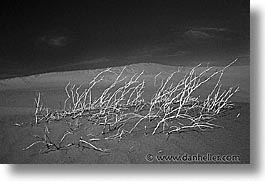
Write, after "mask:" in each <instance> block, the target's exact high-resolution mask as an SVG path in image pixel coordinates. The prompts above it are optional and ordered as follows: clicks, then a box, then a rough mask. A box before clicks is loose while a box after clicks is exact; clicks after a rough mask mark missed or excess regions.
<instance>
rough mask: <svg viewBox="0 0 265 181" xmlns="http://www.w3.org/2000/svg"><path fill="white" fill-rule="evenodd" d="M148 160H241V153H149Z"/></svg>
mask: <svg viewBox="0 0 265 181" xmlns="http://www.w3.org/2000/svg"><path fill="white" fill-rule="evenodd" d="M145 159H146V161H148V162H153V161H157V162H219V163H225V162H230V163H231V162H240V156H239V155H217V154H211V153H207V154H199V153H197V154H187V153H184V154H179V155H165V154H158V155H153V154H147V155H146V156H145Z"/></svg>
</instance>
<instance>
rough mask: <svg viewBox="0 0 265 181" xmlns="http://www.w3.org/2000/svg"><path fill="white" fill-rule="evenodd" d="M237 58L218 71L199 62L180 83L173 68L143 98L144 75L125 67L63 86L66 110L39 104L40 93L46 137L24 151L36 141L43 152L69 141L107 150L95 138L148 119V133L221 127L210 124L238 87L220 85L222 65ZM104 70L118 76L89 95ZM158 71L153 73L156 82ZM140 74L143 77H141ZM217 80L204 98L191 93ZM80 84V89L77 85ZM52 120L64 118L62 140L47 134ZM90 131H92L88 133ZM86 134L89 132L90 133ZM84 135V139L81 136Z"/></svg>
mask: <svg viewBox="0 0 265 181" xmlns="http://www.w3.org/2000/svg"><path fill="white" fill-rule="evenodd" d="M236 61H237V59H236V60H234V61H232V62H231V63H230V64H228V65H227V66H225V67H224V68H222V69H221V70H219V71H215V72H214V71H211V70H212V69H213V67H206V68H203V70H202V71H200V72H199V71H197V69H198V68H199V67H200V68H202V67H201V64H199V65H197V66H195V67H193V68H192V69H191V70H190V71H189V72H188V73H186V75H185V76H184V77H183V78H182V79H181V80H180V81H178V82H174V81H173V77H174V75H175V74H176V73H177V72H179V69H178V71H176V72H173V73H172V74H170V75H169V76H168V77H167V78H166V79H164V80H162V82H161V84H160V86H159V87H158V89H157V90H156V92H155V93H154V95H153V96H152V98H151V99H150V100H145V99H144V98H143V93H144V91H145V86H146V82H145V79H142V76H143V75H144V71H142V72H141V73H135V74H133V75H132V76H129V77H128V75H127V76H126V75H123V74H124V71H125V69H126V67H124V68H123V69H122V70H121V71H120V72H119V73H116V72H114V71H112V69H111V68H107V69H105V70H103V71H102V72H100V73H98V74H97V75H96V76H95V77H94V78H93V79H92V80H91V81H90V82H89V83H88V84H87V85H82V84H81V85H79V86H76V85H75V84H72V83H71V82H69V83H68V84H67V85H66V86H65V93H66V95H67V98H66V99H65V101H64V109H63V110H59V111H52V110H50V109H48V108H45V107H44V106H43V105H42V104H41V95H40V93H39V94H38V97H37V98H36V99H35V104H36V109H35V121H34V126H41V125H42V127H43V129H44V136H43V137H41V136H35V138H36V141H35V142H33V143H32V144H30V145H29V146H28V147H26V148H25V150H27V149H29V148H31V147H32V146H34V145H36V144H43V145H44V148H45V149H44V150H43V149H41V151H40V152H41V153H47V152H50V151H55V150H62V149H69V148H71V147H72V146H76V147H82V148H89V149H94V150H97V151H101V152H106V151H109V150H107V149H102V148H100V147H98V146H95V144H94V142H97V141H101V140H110V139H117V140H118V141H119V140H121V139H122V138H123V137H124V136H126V135H128V134H131V133H132V132H133V131H135V130H136V128H138V127H143V124H144V123H146V122H149V123H152V124H153V125H154V126H153V127H150V128H149V130H150V129H151V132H150V133H147V132H146V129H147V127H146V125H145V126H144V129H145V134H151V135H153V134H156V133H163V134H167V135H170V134H172V133H181V132H183V131H189V130H197V131H204V130H208V129H213V128H216V127H219V126H218V125H216V124H214V122H213V121H214V120H215V119H216V116H217V115H218V114H219V113H220V112H222V111H225V110H226V109H229V108H231V107H232V106H233V104H232V103H231V102H230V101H229V100H230V98H231V97H232V96H233V95H234V94H235V93H236V92H238V91H239V87H236V88H233V87H230V88H228V89H227V90H222V84H221V79H222V76H223V74H224V72H225V70H226V69H227V68H228V67H230V66H231V65H232V64H234V63H235V62H236ZM106 73H111V74H113V75H115V76H116V79H115V80H114V81H113V82H112V83H111V84H110V85H109V86H107V87H106V88H105V89H104V90H103V91H102V92H101V93H100V95H99V96H98V97H95V96H93V95H92V90H93V88H95V85H97V84H99V83H100V82H101V81H103V80H104V76H105V74H106ZM160 74H161V73H159V74H157V75H155V76H154V86H155V85H156V84H158V83H157V78H158V77H159V76H160ZM141 79H142V80H141ZM211 80H215V81H216V82H215V84H214V87H213V89H212V90H211V91H210V92H209V94H208V96H207V97H206V98H205V99H201V98H200V96H196V95H195V94H194V92H195V91H196V90H198V89H199V88H201V87H202V86H203V85H204V84H206V83H207V82H209V81H211ZM81 89H82V90H81ZM53 122H66V123H67V125H68V126H67V127H66V130H65V131H64V133H63V134H62V135H61V138H60V139H57V141H52V140H51V139H50V135H51V134H52V133H51V132H49V127H50V125H51V123H53ZM88 124H90V125H94V130H97V134H96V135H94V134H91V133H90V132H91V131H93V129H90V130H87V127H88ZM89 131H90V132H89ZM70 135H75V139H72V140H70V141H69V142H68V143H67V144H62V143H63V141H64V140H65V139H66V138H67V137H68V136H70ZM87 135H92V137H91V136H90V137H88V136H87ZM85 138H86V139H85Z"/></svg>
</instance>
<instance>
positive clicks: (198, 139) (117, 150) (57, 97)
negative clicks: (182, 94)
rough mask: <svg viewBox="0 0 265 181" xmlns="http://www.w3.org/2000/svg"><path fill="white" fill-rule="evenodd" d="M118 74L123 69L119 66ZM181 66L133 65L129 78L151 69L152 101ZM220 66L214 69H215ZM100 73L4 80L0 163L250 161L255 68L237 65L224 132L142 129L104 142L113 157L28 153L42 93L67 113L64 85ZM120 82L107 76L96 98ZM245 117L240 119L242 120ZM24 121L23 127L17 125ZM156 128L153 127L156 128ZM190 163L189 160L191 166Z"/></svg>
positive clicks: (229, 82)
mask: <svg viewBox="0 0 265 181" xmlns="http://www.w3.org/2000/svg"><path fill="white" fill-rule="evenodd" d="M113 69H114V71H118V70H120V67H116V68H113ZM178 69H180V68H179V67H171V66H164V65H158V64H146V63H145V64H135V65H130V66H128V68H127V69H126V71H125V75H131V74H132V73H133V72H141V71H142V70H145V75H144V77H143V78H144V79H146V80H147V86H146V91H145V94H144V97H146V98H147V99H148V98H149V97H150V95H151V94H152V93H153V92H154V85H153V77H154V75H156V74H157V73H159V72H162V73H161V77H159V78H158V82H159V81H161V80H162V79H163V78H165V77H166V76H168V75H169V74H170V73H171V72H173V71H176V70H178ZM189 69H190V67H183V68H182V69H181V72H179V73H177V74H176V76H175V78H174V81H178V80H179V79H180V78H181V77H182V76H183V75H184V74H185V73H187V72H188V71H189ZM219 69H220V67H214V69H213V71H216V70H219ZM99 71H100V70H89V71H88V70H84V71H72V72H56V73H48V74H41V75H33V76H28V77H19V78H13V79H5V80H1V81H0V124H1V125H0V129H1V132H0V145H1V146H0V163H183V162H173V161H171V162H166V161H163V162H161V161H160V162H159V161H157V160H156V159H154V160H152V161H151V162H150V161H147V160H146V155H147V154H152V155H153V156H157V155H158V156H159V155H183V154H189V155H191V154H202V155H205V154H207V153H210V154H216V155H239V156H240V161H239V162H235V163H249V162H250V143H249V139H250V133H249V122H250V119H249V117H250V116H249V114H250V108H249V79H250V76H249V66H232V67H230V68H229V69H227V71H226V72H225V75H224V77H223V81H222V83H223V87H224V88H228V87H230V86H236V85H239V86H240V92H239V93H237V94H236V95H235V96H234V97H233V98H232V101H233V102H234V103H235V108H234V109H233V110H229V111H227V112H226V113H225V114H221V115H220V116H219V117H218V118H217V120H216V123H217V124H218V125H221V126H223V127H224V128H218V129H213V130H210V131H207V132H202V133H199V132H195V131H190V132H185V133H181V134H174V135H171V136H170V137H169V138H168V139H167V136H166V135H163V134H156V135H153V136H149V135H148V136H145V134H144V130H143V129H141V128H139V129H137V130H136V131H135V132H134V133H133V134H131V135H128V136H127V137H125V138H123V139H122V140H121V141H120V142H118V141H117V140H113V141H99V142H98V143H97V144H98V146H100V147H104V148H108V149H110V150H111V151H110V153H101V152H97V151H95V150H92V149H84V150H81V149H78V148H71V149H70V150H68V151H62V150H61V151H54V152H50V153H47V154H37V153H38V150H39V149H40V146H38V145H36V146H34V147H32V148H31V149H29V150H26V151H23V150H22V149H23V148H25V147H26V146H28V145H29V144H30V143H32V142H33V138H32V136H31V134H35V133H39V132H40V129H39V128H32V127H31V126H30V123H31V122H32V121H33V119H34V117H33V112H34V102H33V99H34V97H36V94H37V93H38V92H41V94H42V96H43V102H44V104H45V105H46V106H48V107H50V108H54V109H61V108H62V106H63V101H64V99H65V98H66V95H65V93H64V86H65V85H66V84H67V83H68V81H71V82H73V83H75V84H81V83H86V82H88V81H89V80H91V78H92V77H93V76H95V75H96V74H97V72H99ZM113 79H114V76H113V75H106V77H105V81H104V82H103V83H101V84H99V85H98V86H97V87H96V91H95V93H94V95H96V94H97V93H98V92H100V91H101V90H102V89H103V88H104V87H105V86H106V85H108V84H109V83H110V82H111V81H112V80H113ZM213 82H214V81H212V82H209V83H208V84H207V85H205V86H204V87H202V88H201V89H200V90H201V91H199V92H197V94H200V95H202V96H204V95H207V93H209V90H210V87H211V86H213ZM239 113H240V116H238V115H239ZM16 123H18V124H19V125H20V126H15V124H16ZM150 127H152V125H150ZM51 130H52V131H54V132H56V133H58V134H60V131H63V126H62V125H61V124H58V125H51ZM185 163H186V162H185Z"/></svg>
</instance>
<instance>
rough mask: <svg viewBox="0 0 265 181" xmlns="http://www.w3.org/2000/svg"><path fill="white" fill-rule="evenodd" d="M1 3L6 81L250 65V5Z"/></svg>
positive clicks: (113, 0)
mask: <svg viewBox="0 0 265 181" xmlns="http://www.w3.org/2000/svg"><path fill="white" fill-rule="evenodd" d="M1 3H2V4H1V11H0V63H1V68H0V71H1V75H2V77H5V75H6V76H7V77H8V76H11V75H12V74H14V75H16V74H24V73H26V72H27V73H33V72H43V71H51V70H57V69H58V70H60V69H63V67H67V68H66V69H69V67H70V69H71V67H72V68H73V69H76V68H77V69H79V68H91V67H92V68H93V67H100V66H103V67H104V66H111V65H114V66H115V65H120V64H126V63H136V62H142V61H147V62H156V63H164V64H176V65H178V64H185V63H187V62H190V63H194V62H200V61H202V62H207V61H211V62H212V63H213V64H222V63H224V62H225V63H227V61H230V60H231V58H234V57H242V61H241V63H242V64H248V63H249V62H248V61H249V1H247V0H174V1H168V0H161V1H156V0H142V1H140V0H123V1H118V0H109V1H101V0H95V1H91V0H87V1H77V0H75V1H66V0H65V1H55V0H54V1H47V0H46V1H32V2H30V1H11V0H8V1H6V3H3V2H1ZM103 57H104V58H103ZM95 59H99V61H98V63H96V62H97V61H95ZM89 61H90V63H88V62H89ZM104 61H105V62H104ZM82 62H85V63H86V65H87V66H88V67H82V66H83V63H82ZM99 64H100V65H99ZM68 65H69V66H68ZM78 65H79V67H78ZM80 65H81V67H80ZM60 67H61V68H60Z"/></svg>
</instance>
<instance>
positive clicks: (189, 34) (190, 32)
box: [184, 30, 215, 39]
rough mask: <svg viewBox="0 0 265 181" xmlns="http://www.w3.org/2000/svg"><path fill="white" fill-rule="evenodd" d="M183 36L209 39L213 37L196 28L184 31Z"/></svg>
mask: <svg viewBox="0 0 265 181" xmlns="http://www.w3.org/2000/svg"><path fill="white" fill-rule="evenodd" d="M184 36H185V37H187V38H189V39H211V38H214V37H215V36H213V35H210V34H208V33H206V32H203V31H198V30H188V31H186V32H185V33H184Z"/></svg>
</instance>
